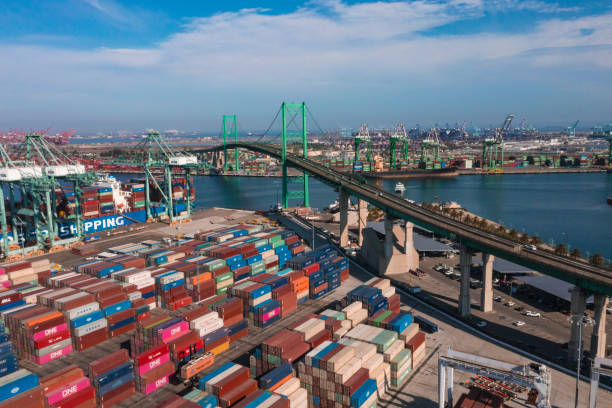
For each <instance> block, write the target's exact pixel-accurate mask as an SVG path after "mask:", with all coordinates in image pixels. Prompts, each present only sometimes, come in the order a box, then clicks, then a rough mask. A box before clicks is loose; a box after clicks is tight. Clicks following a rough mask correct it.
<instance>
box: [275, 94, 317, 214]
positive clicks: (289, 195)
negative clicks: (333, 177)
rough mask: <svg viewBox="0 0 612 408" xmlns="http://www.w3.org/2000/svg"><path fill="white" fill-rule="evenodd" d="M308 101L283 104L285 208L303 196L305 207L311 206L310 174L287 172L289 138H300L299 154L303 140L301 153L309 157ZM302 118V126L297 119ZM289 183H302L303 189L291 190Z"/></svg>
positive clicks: (296, 150)
mask: <svg viewBox="0 0 612 408" xmlns="http://www.w3.org/2000/svg"><path fill="white" fill-rule="evenodd" d="M306 112H307V108H306V103H305V102H301V103H286V102H283V104H282V105H281V120H282V158H281V164H282V166H283V208H287V207H289V200H291V199H299V198H301V199H302V200H303V201H302V205H303V206H304V207H308V206H310V200H309V198H308V174H306V172H302V175H301V176H298V177H289V176H288V174H287V142H288V141H289V139H293V140H295V139H298V146H296V149H295V153H296V154H299V151H300V146H299V141H301V154H302V156H303V157H304V158H307V157H308V137H307V136H308V131H307V128H306ZM300 118H301V126H300V124H299V122H297V121H296V120H297V119H300ZM300 139H301V140H300ZM289 183H299V184H302V189H301V190H291V191H290V190H289V188H288V187H289Z"/></svg>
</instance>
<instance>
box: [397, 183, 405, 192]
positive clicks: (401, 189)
mask: <svg viewBox="0 0 612 408" xmlns="http://www.w3.org/2000/svg"><path fill="white" fill-rule="evenodd" d="M404 191H406V186H404V183H402V182H401V181H398V182H397V184H396V185H395V192H396V193H399V194H404Z"/></svg>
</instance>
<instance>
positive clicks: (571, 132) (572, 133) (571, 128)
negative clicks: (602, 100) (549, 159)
mask: <svg viewBox="0 0 612 408" xmlns="http://www.w3.org/2000/svg"><path fill="white" fill-rule="evenodd" d="M578 122H580V121H579V120H577V121H576V122H574V124H573V125H572V126H568V127H567V137H568V138H569V139H573V138H575V137H576V126H578Z"/></svg>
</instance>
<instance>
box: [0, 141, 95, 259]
mask: <svg viewBox="0 0 612 408" xmlns="http://www.w3.org/2000/svg"><path fill="white" fill-rule="evenodd" d="M1 156H2V157H1V161H2V163H1V166H2V170H1V171H0V183H1V184H3V187H6V191H7V192H8V194H9V208H10V224H11V229H12V236H9V234H8V217H7V213H6V205H5V200H4V194H3V192H0V202H1V204H0V212H1V214H0V224H1V226H2V233H3V240H2V250H3V254H4V256H6V257H20V256H24V255H26V254H37V253H40V252H41V251H42V249H49V250H55V249H58V248H63V247H64V245H66V244H70V243H73V242H76V241H80V240H81V238H82V236H83V215H82V212H81V210H80V206H79V202H80V195H81V186H82V185H87V184H91V183H92V182H94V181H95V180H96V179H97V175H96V174H95V173H93V172H88V171H85V167H84V166H83V165H80V164H77V163H76V162H74V161H73V160H72V159H70V158H68V157H67V156H66V155H65V154H64V153H62V152H61V151H59V150H58V149H57V148H55V147H54V146H53V145H52V144H50V143H49V142H48V141H47V139H46V138H45V137H44V136H43V135H42V134H41V133H32V134H28V135H26V137H25V140H24V142H23V143H22V144H20V145H19V146H17V148H16V149H15V150H14V151H11V152H10V153H9V152H7V151H6V150H4V149H2V152H1ZM69 187H71V188H72V190H73V191H74V194H75V201H76V207H75V213H74V214H73V215H71V216H64V215H60V214H59V213H58V211H57V203H58V192H59V191H61V190H62V189H66V188H69ZM0 190H2V189H0ZM73 221H76V231H75V233H74V234H73V235H72V236H70V237H68V238H65V239H60V237H59V235H60V234H59V227H60V225H63V224H66V223H72V222H73ZM11 239H12V241H13V242H14V243H13V244H12V245H9V240H11ZM16 243H20V244H21V250H19V245H17V244H16Z"/></svg>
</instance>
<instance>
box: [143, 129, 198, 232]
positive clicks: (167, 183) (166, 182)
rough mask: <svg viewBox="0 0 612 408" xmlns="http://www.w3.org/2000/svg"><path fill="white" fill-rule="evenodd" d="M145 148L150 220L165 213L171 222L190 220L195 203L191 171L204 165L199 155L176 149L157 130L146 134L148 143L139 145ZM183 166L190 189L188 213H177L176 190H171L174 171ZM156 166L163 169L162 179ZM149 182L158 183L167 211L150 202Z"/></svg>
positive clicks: (147, 200) (187, 185)
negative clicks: (192, 198)
mask: <svg viewBox="0 0 612 408" xmlns="http://www.w3.org/2000/svg"><path fill="white" fill-rule="evenodd" d="M140 147H141V148H143V149H144V157H143V161H142V163H139V164H140V165H142V167H143V169H144V173H145V183H144V185H145V209H146V214H147V220H151V219H153V218H154V217H159V216H160V215H161V214H162V213H165V214H166V215H168V218H169V219H170V223H171V224H173V223H174V222H175V221H179V220H182V219H187V218H189V217H190V216H191V211H192V209H193V208H192V207H193V205H194V203H193V202H192V200H191V192H192V186H191V183H192V181H191V173H192V170H197V169H199V168H201V167H202V165H200V164H199V163H198V158H197V157H196V156H194V155H189V154H187V153H184V152H177V151H173V150H172V149H171V148H170V146H168V144H167V143H166V141H165V139H164V138H163V137H162V136H161V135H160V134H159V132H157V131H155V130H151V131H149V132H148V133H147V136H146V139H145V142H144V144H143V145H141V146H140ZM175 168H180V169H182V170H184V172H185V184H186V185H185V186H186V190H187V199H186V202H187V204H186V212H187V214H186V215H183V216H181V215H178V214H175V211H174V210H175V209H174V200H173V191H172V170H173V169H175ZM155 169H163V174H164V178H163V180H162V181H161V184H160V182H158V180H157V179H156V178H155V176H154V174H153V173H154V170H155ZM150 184H153V185H155V187H157V190H158V191H159V192H160V194H161V196H162V203H161V204H163V206H164V211H161V212H160V211H159V210H158V208H160V207H159V206H153V205H152V204H153V203H152V202H151V191H150Z"/></svg>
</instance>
